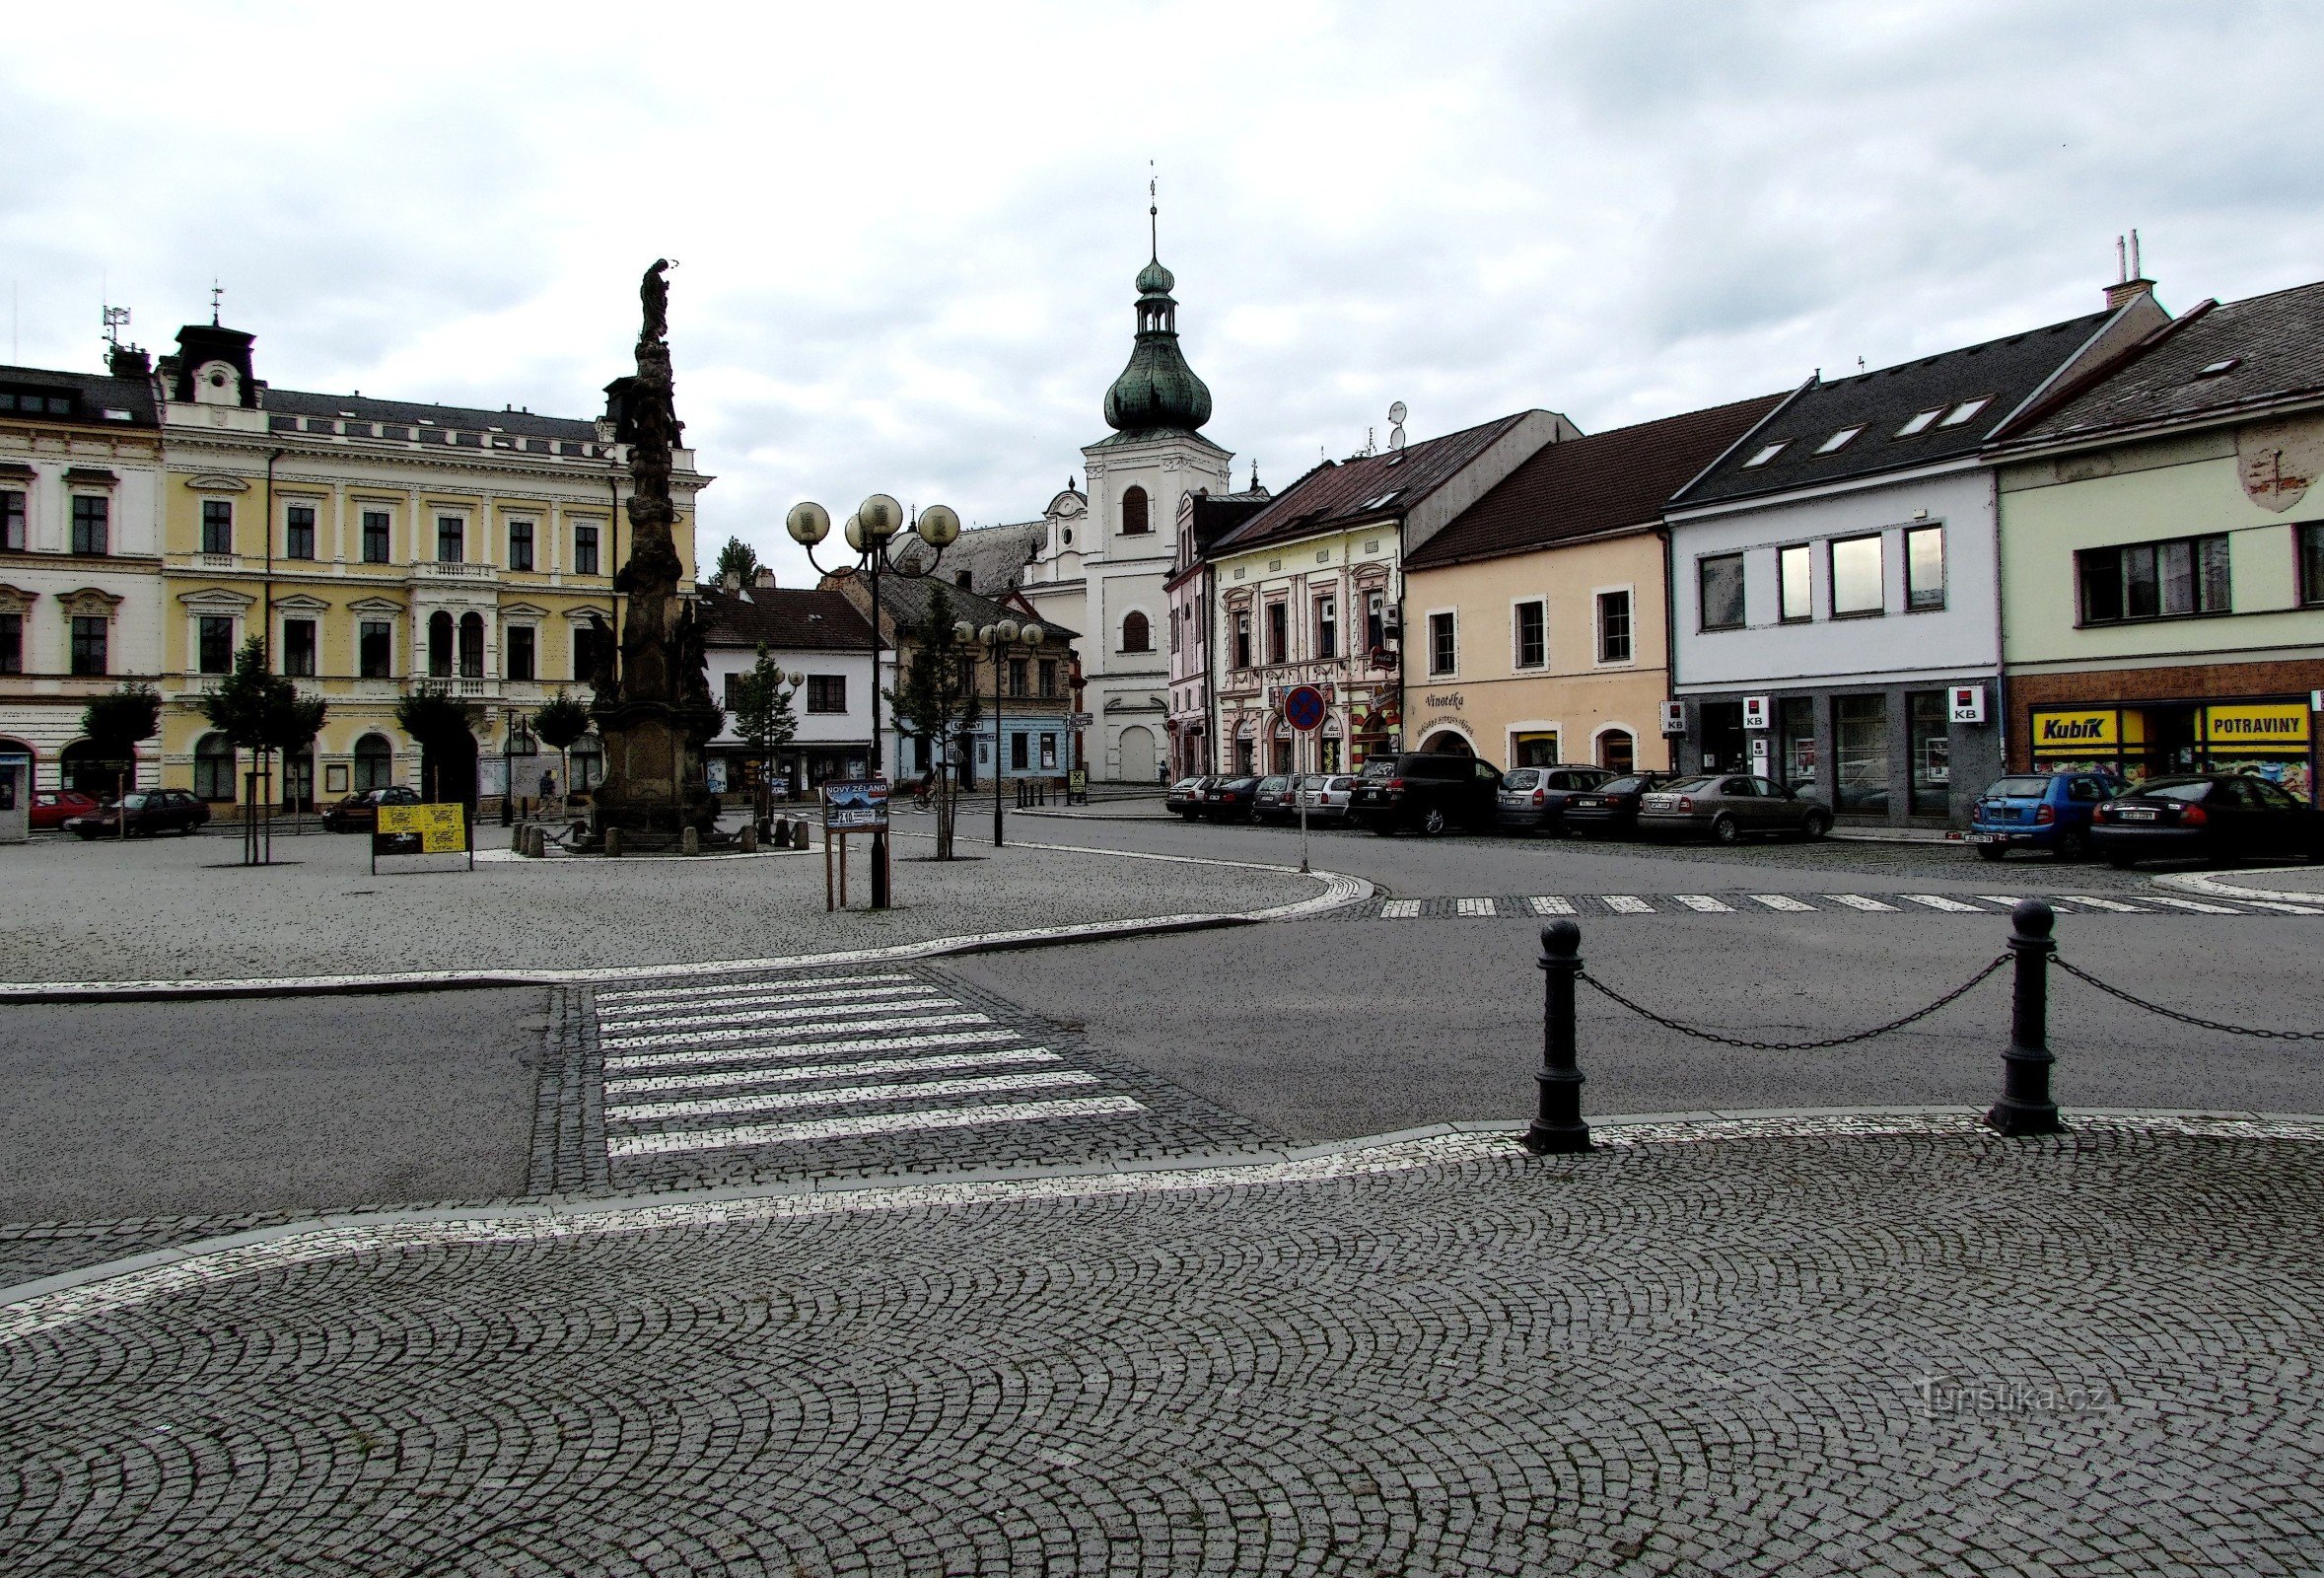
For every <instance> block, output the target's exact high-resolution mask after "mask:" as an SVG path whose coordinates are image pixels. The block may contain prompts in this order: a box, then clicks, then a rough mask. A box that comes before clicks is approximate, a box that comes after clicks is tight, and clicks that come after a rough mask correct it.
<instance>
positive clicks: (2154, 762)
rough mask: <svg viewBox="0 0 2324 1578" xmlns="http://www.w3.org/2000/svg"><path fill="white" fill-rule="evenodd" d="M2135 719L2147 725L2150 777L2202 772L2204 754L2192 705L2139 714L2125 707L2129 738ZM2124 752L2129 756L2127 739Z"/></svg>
mask: <svg viewBox="0 0 2324 1578" xmlns="http://www.w3.org/2000/svg"><path fill="white" fill-rule="evenodd" d="M2134 717H2137V718H2141V719H2143V720H2144V721H2145V723H2146V726H2147V727H2146V736H2147V772H2148V775H2149V776H2151V775H2156V774H2160V773H2165V772H2196V771H2199V770H2201V767H2202V761H2201V759H2200V757H2201V751H2200V749H2199V748H2198V747H2197V745H2196V737H2195V707H2194V705H2193V704H2192V703H2184V704H2176V705H2165V706H2158V707H2142V708H2140V709H2139V710H2138V711H2137V712H2136V713H2133V712H2131V711H2130V710H2129V709H2127V708H2126V709H2125V710H2124V715H2123V722H2124V724H2125V726H2126V728H2125V734H2126V735H2127V734H2128V733H2129V727H2128V726H2129V725H2130V723H2131V720H2132V719H2133V718H2134ZM2129 753H2130V746H2129V744H2128V741H2127V740H2126V742H2125V746H2124V754H2125V755H2128V754H2129Z"/></svg>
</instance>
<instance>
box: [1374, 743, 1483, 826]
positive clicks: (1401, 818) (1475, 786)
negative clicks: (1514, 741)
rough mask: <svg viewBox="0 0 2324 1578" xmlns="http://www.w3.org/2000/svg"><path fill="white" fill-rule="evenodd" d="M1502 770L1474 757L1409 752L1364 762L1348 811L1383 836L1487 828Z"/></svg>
mask: <svg viewBox="0 0 2324 1578" xmlns="http://www.w3.org/2000/svg"><path fill="white" fill-rule="evenodd" d="M1500 792H1501V769H1500V768H1498V767H1496V766H1494V765H1493V763H1491V762H1490V761H1480V760H1479V759H1477V758H1476V757H1475V756H1462V755H1454V754H1452V753H1448V752H1431V751H1422V752H1408V753H1405V754H1403V755H1400V756H1375V757H1373V759H1372V760H1370V761H1367V762H1366V763H1365V764H1364V771H1363V772H1361V773H1360V774H1358V775H1357V778H1356V787H1355V788H1354V789H1353V790H1352V791H1350V793H1349V796H1348V815H1349V816H1350V817H1351V818H1353V819H1354V820H1355V821H1356V822H1357V823H1358V824H1359V825H1362V826H1366V827H1369V828H1371V829H1372V830H1373V832H1375V833H1378V834H1379V835H1380V836H1382V837H1386V836H1387V835H1388V834H1390V833H1393V832H1396V831H1399V830H1401V829H1405V828H1409V829H1411V830H1412V831H1414V832H1422V833H1440V832H1443V831H1444V829H1445V828H1447V827H1451V826H1459V827H1462V828H1465V829H1466V830H1468V831H1470V832H1485V831H1489V830H1490V829H1491V828H1492V826H1493V824H1494V817H1495V813H1496V811H1497V810H1498V806H1497V797H1498V796H1499V794H1500Z"/></svg>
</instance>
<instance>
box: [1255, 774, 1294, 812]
mask: <svg viewBox="0 0 2324 1578" xmlns="http://www.w3.org/2000/svg"><path fill="white" fill-rule="evenodd" d="M1299 794H1300V780H1299V779H1298V778H1297V777H1295V776H1293V775H1292V774H1290V773H1287V772H1279V773H1277V774H1275V775H1274V776H1273V777H1268V778H1261V779H1260V780H1259V789H1258V793H1257V794H1255V795H1253V796H1252V797H1251V815H1252V816H1254V817H1256V818H1257V819H1258V820H1259V821H1261V822H1290V821H1291V820H1292V819H1294V818H1295V817H1297V816H1298V815H1299V814H1300V801H1299Z"/></svg>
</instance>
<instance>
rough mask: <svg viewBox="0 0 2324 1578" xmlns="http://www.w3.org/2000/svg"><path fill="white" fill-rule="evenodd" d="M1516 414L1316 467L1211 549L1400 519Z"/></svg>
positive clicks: (1517, 418) (1235, 549)
mask: <svg viewBox="0 0 2324 1578" xmlns="http://www.w3.org/2000/svg"><path fill="white" fill-rule="evenodd" d="M1525 415H1526V413H1525V412H1523V411H1516V412H1513V413H1512V414H1510V415H1508V416H1504V417H1502V418H1500V419H1499V420H1498V421H1492V422H1487V423H1484V424H1483V425H1482V426H1479V427H1468V428H1463V429H1461V430H1460V431H1459V432H1457V433H1446V434H1445V435H1444V436H1443V437H1442V438H1431V439H1423V440H1421V441H1420V442H1419V443H1418V444H1413V445H1408V446H1407V447H1405V448H1404V449H1401V450H1391V451H1389V452H1388V453H1387V454H1385V455H1364V456H1359V457H1357V458H1356V459H1354V460H1352V461H1341V462H1338V463H1337V464H1334V463H1332V462H1329V461H1326V462H1325V463H1324V464H1323V465H1321V466H1317V467H1316V468H1315V469H1314V470H1312V471H1309V472H1308V473H1307V474H1306V475H1305V476H1303V477H1301V478H1300V479H1299V480H1298V481H1297V482H1294V483H1293V484H1292V485H1291V487H1290V488H1289V489H1288V490H1286V491H1285V492H1284V493H1283V495H1282V496H1281V497H1279V498H1277V499H1276V500H1275V501H1274V502H1273V503H1272V504H1269V505H1268V506H1267V507H1266V508H1265V509H1263V510H1261V511H1260V512H1259V513H1258V514H1256V515H1254V516H1252V517H1251V518H1250V519H1249V520H1247V521H1245V522H1243V523H1242V525H1240V526H1238V527H1236V528H1235V529H1234V530H1233V531H1232V532H1230V533H1228V534H1227V535H1226V536H1225V537H1223V538H1219V540H1218V542H1217V544H1216V545H1215V546H1213V547H1212V549H1211V550H1210V551H1211V552H1212V553H1213V554H1214V555H1216V554H1220V553H1239V552H1241V551H1243V550H1244V549H1246V548H1254V547H1262V546H1264V545H1265V544H1267V543H1269V542H1284V541H1290V540H1291V539H1292V538H1301V537H1308V536H1311V535H1313V534H1314V533H1317V532H1323V531H1329V530H1331V529H1332V528H1334V527H1336V526H1340V525H1346V524H1353V523H1354V522H1357V521H1363V520H1375V519H1377V520H1384V519H1387V518H1388V517H1391V516H1396V515H1402V514H1404V513H1406V512H1407V511H1409V510H1410V509H1411V508H1412V506H1413V505H1415V504H1417V503H1419V502H1420V501H1421V500H1422V499H1425V498H1427V497H1428V496H1429V495H1430V494H1431V493H1434V492H1435V491H1436V490H1437V489H1438V488H1439V487H1441V486H1443V485H1444V483H1445V482H1447V481H1449V480H1450V479H1451V478H1452V477H1453V476H1454V475H1455V474H1456V473H1457V472H1458V471H1459V470H1460V468H1461V467H1462V466H1466V465H1468V464H1469V462H1471V461H1473V460H1475V459H1476V458H1477V457H1478V456H1479V455H1482V454H1483V453H1484V452H1485V449H1486V447H1487V446H1488V445H1490V444H1491V443H1492V442H1493V441H1494V440H1495V439H1497V438H1499V437H1501V436H1502V435H1503V434H1504V433H1507V432H1508V431H1509V430H1510V429H1511V428H1513V427H1514V426H1516V425H1517V423H1519V422H1521V421H1523V420H1524V418H1525Z"/></svg>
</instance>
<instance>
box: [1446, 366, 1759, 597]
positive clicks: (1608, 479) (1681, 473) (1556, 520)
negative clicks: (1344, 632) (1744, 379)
mask: <svg viewBox="0 0 2324 1578" xmlns="http://www.w3.org/2000/svg"><path fill="white" fill-rule="evenodd" d="M1783 399H1784V396H1783V395H1782V394H1761V395H1757V396H1755V397H1753V398H1751V399H1747V400H1737V401H1735V402H1734V403H1732V404H1729V405H1714V406H1712V407H1710V408H1709V409H1707V410H1700V411H1689V412H1687V413H1686V414H1685V415H1683V416H1665V417H1662V418H1660V419H1659V420H1656V421H1652V422H1641V423H1639V424H1637V425H1636V426H1634V427H1617V428H1613V429H1610V430H1609V431H1607V432H1603V433H1593V434H1589V435H1587V436H1585V437H1583V438H1570V439H1567V440H1566V441H1565V442H1564V443H1562V444H1545V445H1543V446H1542V447H1541V448H1540V449H1538V450H1535V451H1534V452H1533V453H1532V455H1530V456H1529V457H1527V458H1526V459H1525V461H1524V462H1523V463H1522V464H1521V465H1519V466H1517V468H1516V469H1515V470H1514V471H1512V472H1510V474H1509V475H1508V476H1506V477H1504V478H1502V480H1501V481H1500V482H1498V483H1496V484H1495V485H1494V487H1493V488H1492V490H1491V491H1490V492H1488V493H1486V494H1485V496H1484V497H1483V498H1480V499H1479V500H1477V502H1476V503H1474V504H1472V505H1470V506H1469V507H1468V508H1467V509H1465V510H1463V511H1461V512H1460V514H1458V515H1456V516H1454V517H1453V518H1452V519H1451V521H1450V522H1449V523H1447V524H1446V525H1445V527H1444V530H1443V531H1441V532H1439V533H1438V534H1437V535H1436V536H1435V537H1433V538H1429V539H1428V541H1426V542H1424V543H1422V544H1421V545H1420V546H1419V547H1417V548H1415V549H1413V551H1412V554H1411V557H1410V558H1408V559H1407V560H1406V561H1405V562H1406V564H1407V565H1408V566H1409V567H1410V568H1412V569H1415V570H1423V569H1427V568H1429V567H1430V566H1432V565H1438V566H1441V565H1446V564H1459V563H1462V562H1464V561H1466V560H1469V559H1483V558H1492V557H1495V556H1497V555H1500V554H1504V553H1523V552H1527V551H1529V550H1531V549H1534V548H1543V547H1549V546H1551V545H1553V544H1555V543H1558V542H1568V541H1574V540H1576V539H1578V538H1591V537H1602V536H1605V535H1606V534H1608V533H1613V532H1622V531H1645V530H1647V529H1649V528H1652V527H1655V526H1658V525H1660V524H1661V520H1662V506H1663V505H1664V504H1665V503H1666V502H1668V500H1669V498H1670V495H1671V494H1672V493H1673V492H1674V491H1676V490H1677V489H1678V488H1680V487H1682V486H1684V485H1685V484H1686V481H1687V479H1688V478H1690V477H1692V476H1694V475H1696V474H1697V473H1698V472H1700V471H1701V470H1702V469H1703V467H1704V466H1709V465H1710V464H1711V463H1712V462H1713V461H1715V460H1717V459H1718V458H1719V457H1720V456H1721V454H1723V453H1724V452H1725V450H1726V449H1727V448H1728V447H1729V446H1730V445H1732V444H1733V443H1734V442H1735V440H1736V439H1738V438H1740V437H1742V436H1743V434H1745V433H1747V432H1749V431H1750V430H1751V428H1752V427H1754V426H1755V425H1757V424H1758V423H1759V422H1760V421H1761V420H1762V419H1763V418H1764V417H1766V415H1767V414H1768V412H1770V411H1772V410H1774V409H1775V408H1776V407H1777V406H1778V405H1780V404H1782V403H1783Z"/></svg>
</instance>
